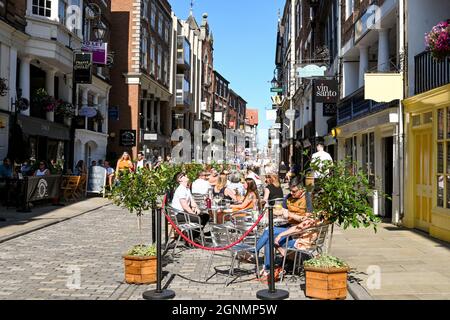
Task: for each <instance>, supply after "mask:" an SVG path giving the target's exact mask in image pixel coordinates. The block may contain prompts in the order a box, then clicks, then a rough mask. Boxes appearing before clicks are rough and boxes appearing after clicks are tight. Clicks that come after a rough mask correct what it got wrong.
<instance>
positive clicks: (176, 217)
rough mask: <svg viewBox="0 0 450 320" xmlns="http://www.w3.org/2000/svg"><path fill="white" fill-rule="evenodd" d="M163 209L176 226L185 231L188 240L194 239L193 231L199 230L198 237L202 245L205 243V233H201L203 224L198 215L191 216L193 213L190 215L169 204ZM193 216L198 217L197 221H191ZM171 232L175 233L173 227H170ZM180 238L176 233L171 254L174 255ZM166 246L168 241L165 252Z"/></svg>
mask: <svg viewBox="0 0 450 320" xmlns="http://www.w3.org/2000/svg"><path fill="white" fill-rule="evenodd" d="M164 210H166V213H167V215H168V216H169V217H170V218H171V219H172V221H173V222H174V223H175V225H176V226H177V228H178V229H179V230H180V231H181V232H182V233H185V234H186V235H187V237H188V238H189V239H190V240H192V241H193V240H194V236H193V231H197V232H199V233H200V238H201V241H202V245H203V246H204V245H205V235H204V233H203V226H202V225H201V223H200V218H199V217H197V216H193V215H191V214H189V213H187V212H184V211H180V210H177V209H175V208H173V207H172V206H170V205H166V206H165V207H164ZM180 216H181V217H182V218H181V217H180ZM180 218H181V219H180ZM193 218H196V219H198V223H197V222H193V221H192V219H193ZM183 220H184V221H183ZM171 233H172V234H174V233H175V230H174V229H173V228H172V231H171ZM180 240H181V235H178V238H177V240H176V242H175V247H174V248H173V251H172V256H174V255H175V250H176V249H177V247H178V243H179V242H180ZM168 247H169V241H168V242H167V243H166V248H165V250H164V252H167V249H168Z"/></svg>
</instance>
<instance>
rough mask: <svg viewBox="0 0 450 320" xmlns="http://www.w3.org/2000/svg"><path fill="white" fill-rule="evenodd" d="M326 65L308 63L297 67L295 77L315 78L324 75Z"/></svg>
mask: <svg viewBox="0 0 450 320" xmlns="http://www.w3.org/2000/svg"><path fill="white" fill-rule="evenodd" d="M326 71H327V67H325V66H318V65H316V64H308V65H305V66H303V67H298V68H297V78H300V79H301V78H315V77H323V76H325V72H326Z"/></svg>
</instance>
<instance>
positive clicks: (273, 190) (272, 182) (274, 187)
mask: <svg viewBox="0 0 450 320" xmlns="http://www.w3.org/2000/svg"><path fill="white" fill-rule="evenodd" d="M283 198H284V194H283V189H282V188H281V184H280V180H279V179H278V176H277V175H276V174H274V173H269V174H267V175H266V187H265V188H264V199H263V200H264V202H265V203H269V205H270V206H273V205H274V201H272V200H275V199H283Z"/></svg>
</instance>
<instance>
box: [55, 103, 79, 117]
mask: <svg viewBox="0 0 450 320" xmlns="http://www.w3.org/2000/svg"><path fill="white" fill-rule="evenodd" d="M56 114H57V115H58V116H62V117H64V118H69V119H72V118H73V117H75V107H74V106H73V104H71V103H69V102H66V101H63V100H58V101H57V103H56Z"/></svg>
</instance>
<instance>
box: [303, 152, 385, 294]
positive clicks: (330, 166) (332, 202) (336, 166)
mask: <svg viewBox="0 0 450 320" xmlns="http://www.w3.org/2000/svg"><path fill="white" fill-rule="evenodd" d="M348 164H349V162H348V161H346V160H342V161H338V162H331V161H325V162H322V163H321V164H319V163H313V164H312V165H311V169H312V170H313V171H314V172H316V173H317V176H319V177H320V178H317V179H315V182H314V184H315V185H314V190H313V195H312V202H313V207H314V211H315V212H314V213H315V214H316V215H319V214H320V215H322V216H325V217H326V219H325V220H326V221H327V222H329V223H331V234H330V237H329V242H328V249H327V251H329V250H330V248H331V242H332V239H333V231H334V224H335V223H336V224H338V225H340V226H341V227H342V228H343V229H344V230H345V229H347V228H349V227H352V228H361V227H365V228H368V227H373V228H374V231H375V232H376V231H377V224H378V223H379V222H380V219H379V218H378V217H377V216H376V215H375V214H374V212H373V208H372V206H371V205H370V202H369V199H370V197H372V196H373V194H374V187H373V186H372V185H371V184H370V181H369V178H368V175H367V173H366V172H364V171H363V170H362V169H360V168H357V167H356V166H354V167H353V166H351V167H350V168H349V165H348ZM380 194H381V195H382V196H383V197H384V195H383V194H382V193H381V192H380ZM315 263H316V265H315V266H316V267H317V266H322V267H323V266H328V265H330V268H328V269H330V270H316V271H312V270H311V269H309V270H308V268H305V271H306V282H307V283H309V286H310V290H309V291H308V292H307V296H311V297H315V298H324V299H339V298H344V293H345V295H346V292H347V289H346V288H347V272H348V266H347V265H346V264H344V263H343V262H342V261H340V260H339V259H337V258H334V257H328V256H326V257H323V258H318V259H317V260H316V259H313V261H312V262H307V263H305V266H309V267H311V266H314V264H315ZM325 269H326V268H325ZM344 269H345V270H344ZM308 271H309V272H308ZM344 279H345V281H344ZM315 280H318V281H322V282H321V283H318V282H317V281H315ZM330 283H331V284H330ZM312 284H314V285H312ZM307 288H308V285H307ZM316 293H318V294H317V295H316Z"/></svg>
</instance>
